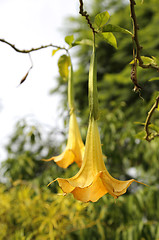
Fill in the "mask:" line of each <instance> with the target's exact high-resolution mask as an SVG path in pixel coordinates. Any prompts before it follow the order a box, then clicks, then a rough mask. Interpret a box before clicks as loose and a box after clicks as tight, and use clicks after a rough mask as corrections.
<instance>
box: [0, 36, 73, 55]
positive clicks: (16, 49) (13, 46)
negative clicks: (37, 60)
mask: <svg viewBox="0 0 159 240" xmlns="http://www.w3.org/2000/svg"><path fill="white" fill-rule="evenodd" d="M0 42H3V43H6V44H8V45H9V46H10V47H12V48H13V49H14V50H15V51H16V52H19V53H31V52H34V51H38V50H41V49H43V48H48V47H53V48H59V49H62V50H65V51H66V52H68V49H66V48H65V47H60V46H57V45H54V44H48V45H44V46H40V47H37V48H31V49H29V50H25V49H24V50H21V49H18V48H17V47H16V46H15V45H14V44H12V43H9V42H8V41H6V40H5V39H0Z"/></svg>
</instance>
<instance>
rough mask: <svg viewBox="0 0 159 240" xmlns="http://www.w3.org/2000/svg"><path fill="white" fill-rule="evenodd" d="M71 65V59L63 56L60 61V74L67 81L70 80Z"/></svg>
mask: <svg viewBox="0 0 159 240" xmlns="http://www.w3.org/2000/svg"><path fill="white" fill-rule="evenodd" d="M70 64H71V63H70V57H69V56H67V55H62V56H61V57H60V58H59V60H58V68H59V73H60V76H61V77H62V78H63V80H65V81H67V78H68V74H69V66H70Z"/></svg>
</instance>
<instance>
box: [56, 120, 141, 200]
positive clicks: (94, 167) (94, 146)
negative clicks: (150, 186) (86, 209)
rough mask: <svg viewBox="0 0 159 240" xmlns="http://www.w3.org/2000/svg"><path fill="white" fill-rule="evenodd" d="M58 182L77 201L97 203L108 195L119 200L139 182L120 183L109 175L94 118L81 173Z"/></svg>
mask: <svg viewBox="0 0 159 240" xmlns="http://www.w3.org/2000/svg"><path fill="white" fill-rule="evenodd" d="M56 180H57V181H58V183H59V186H60V187H61V189H62V190H63V192H64V193H72V194H73V195H74V197H75V198H76V199H77V200H80V201H83V202H89V201H92V202H96V201H97V200H98V199H99V198H101V197H102V196H103V195H105V194H106V193H109V194H111V195H112V196H113V197H114V198H118V197H119V196H121V195H123V194H124V193H125V192H126V191H127V188H128V187H129V186H130V185H131V183H132V182H134V181H135V182H137V181H136V180H135V179H130V180H128V181H120V180H117V179H115V178H113V177H112V176H111V175H110V174H109V172H108V171H107V169H106V167H105V164H104V160H103V154H102V149H101V142H100V136H99V131H98V125H97V121H96V120H94V118H91V119H90V121H89V127H88V133H87V139H86V147H85V153H84V159H83V162H82V166H81V168H80V170H79V172H78V173H77V174H76V175H75V176H74V177H72V178H67V179H63V178H57V179H56ZM56 180H55V181H56ZM139 183H140V182H139Z"/></svg>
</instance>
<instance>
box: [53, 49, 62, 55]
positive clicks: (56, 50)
mask: <svg viewBox="0 0 159 240" xmlns="http://www.w3.org/2000/svg"><path fill="white" fill-rule="evenodd" d="M59 50H60V48H57V49H54V50H52V56H54V55H55V53H56V52H58V51H59Z"/></svg>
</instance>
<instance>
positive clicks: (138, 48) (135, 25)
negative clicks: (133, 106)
mask: <svg viewBox="0 0 159 240" xmlns="http://www.w3.org/2000/svg"><path fill="white" fill-rule="evenodd" d="M135 5H136V2H135V0H130V16H131V18H132V21H133V33H134V35H133V37H132V38H133V41H134V42H135V45H136V58H137V59H138V61H139V66H140V67H142V68H153V69H156V70H157V71H159V66H157V65H154V64H151V63H150V64H144V63H143V61H142V59H141V55H140V52H141V50H142V46H141V45H140V43H139V38H138V30H139V25H138V23H137V18H136V14H135Z"/></svg>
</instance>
